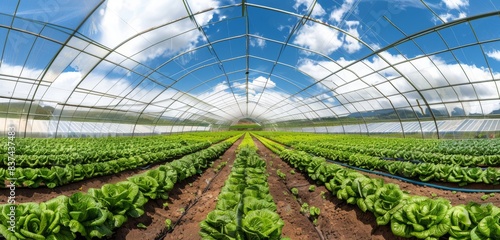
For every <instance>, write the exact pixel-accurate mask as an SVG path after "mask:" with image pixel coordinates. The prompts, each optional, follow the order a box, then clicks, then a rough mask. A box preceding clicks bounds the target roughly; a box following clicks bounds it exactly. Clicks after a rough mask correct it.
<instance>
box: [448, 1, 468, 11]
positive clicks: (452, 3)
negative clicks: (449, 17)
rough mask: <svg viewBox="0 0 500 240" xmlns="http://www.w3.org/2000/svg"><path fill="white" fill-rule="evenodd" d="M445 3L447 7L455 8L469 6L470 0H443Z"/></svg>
mask: <svg viewBox="0 0 500 240" xmlns="http://www.w3.org/2000/svg"><path fill="white" fill-rule="evenodd" d="M443 3H444V5H446V8H448V9H454V10H459V9H461V8H463V7H467V6H469V0H443Z"/></svg>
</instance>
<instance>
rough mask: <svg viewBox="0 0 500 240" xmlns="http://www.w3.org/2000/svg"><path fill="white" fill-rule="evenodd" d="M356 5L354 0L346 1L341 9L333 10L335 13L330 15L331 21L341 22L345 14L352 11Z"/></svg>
mask: <svg viewBox="0 0 500 240" xmlns="http://www.w3.org/2000/svg"><path fill="white" fill-rule="evenodd" d="M353 5H354V0H346V1H344V3H342V5H341V6H340V8H336V9H335V10H333V12H332V13H331V14H330V20H332V21H335V22H338V23H339V22H341V21H342V20H343V18H344V16H345V14H346V13H347V12H348V11H352V7H353Z"/></svg>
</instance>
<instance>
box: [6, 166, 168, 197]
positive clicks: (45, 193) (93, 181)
mask: <svg viewBox="0 0 500 240" xmlns="http://www.w3.org/2000/svg"><path fill="white" fill-rule="evenodd" d="M164 163H165V162H163V163H158V164H155V165H154V166H156V165H160V164H164ZM152 166H153V165H152ZM154 166H153V167H154ZM147 170H148V169H145V170H141V169H133V170H126V171H123V172H121V173H116V174H113V175H107V176H99V177H94V178H90V179H85V180H82V181H79V182H73V183H70V184H66V185H64V186H59V187H55V188H47V187H39V188H26V187H16V204H19V203H26V202H44V201H48V200H50V199H52V198H55V197H57V196H60V195H66V196H71V195H72V194H73V193H76V192H80V191H81V192H87V190H88V189H89V188H100V187H101V186H102V185H104V184H106V183H117V182H121V181H125V180H127V178H128V177H130V176H133V175H136V174H139V173H142V172H144V171H147ZM8 191H9V190H8V189H7V188H2V189H0V195H1V196H7V195H8V194H9V192H8ZM6 202H7V198H1V199H0V204H5V203H6Z"/></svg>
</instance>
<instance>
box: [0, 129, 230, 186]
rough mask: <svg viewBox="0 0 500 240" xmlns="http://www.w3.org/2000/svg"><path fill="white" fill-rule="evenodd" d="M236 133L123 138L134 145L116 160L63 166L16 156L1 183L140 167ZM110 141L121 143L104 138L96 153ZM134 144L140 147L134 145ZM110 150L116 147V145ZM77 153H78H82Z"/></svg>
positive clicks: (57, 180) (43, 182)
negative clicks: (22, 161) (27, 162)
mask: <svg viewBox="0 0 500 240" xmlns="http://www.w3.org/2000/svg"><path fill="white" fill-rule="evenodd" d="M234 134H235V133H219V134H214V136H211V135H210V134H207V133H203V134H201V133H198V134H196V135H197V136H198V138H197V140H196V141H195V140H194V139H193V136H192V135H193V134H187V135H176V136H175V138H172V136H166V137H149V138H148V137H141V138H139V139H142V140H144V142H145V143H141V144H139V143H140V142H137V140H130V139H129V138H123V141H125V142H129V143H133V144H132V145H129V144H126V146H128V147H129V148H130V149H128V150H127V154H117V155H116V156H122V157H120V158H117V159H113V160H104V158H103V159H98V158H94V160H96V161H95V162H92V161H91V160H89V161H90V162H88V163H75V162H78V161H72V160H69V161H68V162H69V163H68V164H66V165H63V166H59V165H57V164H55V165H54V166H48V167H20V166H19V165H18V163H19V162H18V160H19V158H18V157H17V156H15V158H16V160H15V161H14V162H15V163H16V165H15V171H14V176H10V173H11V171H10V170H9V168H6V167H5V168H0V187H5V184H4V183H5V180H6V179H9V178H13V179H16V181H15V183H16V186H18V187H29V188H38V187H40V186H46V187H48V188H54V187H57V186H62V185H65V184H68V183H73V182H77V181H81V180H84V179H89V178H92V177H97V176H104V175H110V174H116V173H119V172H122V171H125V170H130V169H136V168H138V167H142V166H146V165H149V164H155V163H160V162H164V161H168V160H170V159H174V158H178V157H181V156H184V155H186V154H190V153H193V152H196V151H199V150H201V149H205V148H207V147H209V146H210V145H211V144H212V141H215V142H219V141H221V140H223V139H226V138H228V137H229V136H231V135H234ZM160 139H164V141H160ZM56 140H58V139H56ZM95 141H97V142H99V141H101V140H98V139H96V140H95ZM63 142H64V141H63ZM69 142H75V141H69ZM109 142H112V143H115V144H116V145H118V146H121V143H120V142H119V141H116V139H108V138H105V139H103V140H102V143H103V144H104V145H103V146H105V147H102V148H101V149H99V150H98V151H97V152H96V153H101V152H106V149H113V148H114V147H113V145H110V144H109ZM105 143H106V144H105ZM153 143H156V144H158V145H159V146H154V145H149V146H148V145H147V144H153ZM59 146H61V147H62V146H63V145H62V144H59ZM66 147H67V148H68V149H73V147H74V146H73V145H67V146H66ZM134 147H136V148H137V149H132V148H134ZM90 150H92V149H90ZM90 150H89V151H90ZM94 150H96V149H94ZM109 151H116V148H114V150H109ZM75 154H77V155H78V153H75ZM25 156H27V155H25ZM50 156H51V155H34V156H28V157H30V159H31V160H33V162H37V161H38V159H40V158H38V157H41V158H44V159H46V160H44V161H48V162H51V161H52V160H54V161H57V160H55V159H50V158H47V157H50ZM65 157H71V156H65ZM106 159H107V158H106Z"/></svg>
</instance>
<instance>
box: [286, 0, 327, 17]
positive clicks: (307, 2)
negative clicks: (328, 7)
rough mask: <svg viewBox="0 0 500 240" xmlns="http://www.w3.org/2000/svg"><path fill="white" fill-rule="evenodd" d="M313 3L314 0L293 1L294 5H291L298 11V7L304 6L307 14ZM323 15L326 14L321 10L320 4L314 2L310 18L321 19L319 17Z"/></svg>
mask: <svg viewBox="0 0 500 240" xmlns="http://www.w3.org/2000/svg"><path fill="white" fill-rule="evenodd" d="M313 2H314V0H295V4H294V5H293V8H294V9H295V10H297V11H298V10H299V8H300V7H302V6H304V7H306V11H307V12H309V11H310V7H311V5H312V4H313ZM325 14H326V12H325V9H323V7H322V6H321V4H319V3H318V2H316V4H315V5H314V9H313V11H312V13H311V16H312V17H321V16H324V15H325Z"/></svg>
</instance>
